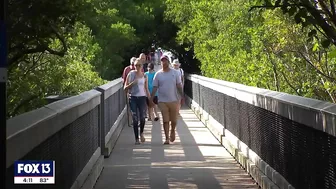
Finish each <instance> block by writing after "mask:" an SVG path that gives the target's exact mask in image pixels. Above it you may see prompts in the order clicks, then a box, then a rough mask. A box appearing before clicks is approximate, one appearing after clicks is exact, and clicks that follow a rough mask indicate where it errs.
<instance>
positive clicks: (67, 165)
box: [6, 106, 99, 189]
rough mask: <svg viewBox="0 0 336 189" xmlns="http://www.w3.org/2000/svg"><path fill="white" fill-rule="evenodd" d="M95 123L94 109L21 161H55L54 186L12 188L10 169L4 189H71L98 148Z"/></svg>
mask: <svg viewBox="0 0 336 189" xmlns="http://www.w3.org/2000/svg"><path fill="white" fill-rule="evenodd" d="M98 119H99V118H98V106H97V107H96V108H94V109H93V110H91V111H90V112H88V113H86V114H85V115H83V116H81V117H80V118H78V119H77V120H75V121H74V122H73V123H71V124H69V125H67V126H66V127H64V128H63V129H62V130H60V131H58V132H57V133H56V134H54V135H53V136H51V137H50V138H48V139H47V140H46V141H44V142H43V143H41V144H40V145H39V146H37V147H36V148H34V149H33V150H32V151H31V152H29V153H28V154H27V155H26V156H24V157H23V158H21V159H20V160H55V166H56V171H55V174H56V175H55V185H14V184H13V183H14V166H11V167H9V168H8V169H7V171H6V188H7V189H40V188H41V189H68V188H70V187H71V186H72V184H73V183H74V181H75V180H76V178H77V176H78V175H79V173H80V172H81V171H82V170H83V168H84V167H85V165H86V164H87V162H88V161H89V159H90V158H91V156H92V155H93V153H94V152H95V151H96V149H97V148H98ZM32 137H34V136H32ZM18 150H19V149H18Z"/></svg>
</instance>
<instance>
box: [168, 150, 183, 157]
mask: <svg viewBox="0 0 336 189" xmlns="http://www.w3.org/2000/svg"><path fill="white" fill-rule="evenodd" d="M164 154H165V157H185V154H184V150H183V149H164Z"/></svg>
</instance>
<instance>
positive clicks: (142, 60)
mask: <svg viewBox="0 0 336 189" xmlns="http://www.w3.org/2000/svg"><path fill="white" fill-rule="evenodd" d="M139 58H140V59H141V62H142V68H143V71H144V73H145V72H147V71H148V68H147V67H148V62H147V60H146V54H145V53H141V54H140V56H139Z"/></svg>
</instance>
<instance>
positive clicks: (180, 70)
mask: <svg viewBox="0 0 336 189" xmlns="http://www.w3.org/2000/svg"><path fill="white" fill-rule="evenodd" d="M172 66H173V68H174V69H175V70H176V71H177V72H178V74H179V76H180V77H181V81H182V88H183V86H184V71H183V70H182V68H180V66H181V64H180V62H179V60H178V59H175V60H174V61H173V63H172ZM182 101H183V96H181V101H180V103H179V105H178V107H177V112H178V115H179V116H180V109H181V105H182Z"/></svg>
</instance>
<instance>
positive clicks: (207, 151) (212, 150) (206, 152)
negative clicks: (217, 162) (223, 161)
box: [198, 146, 229, 157]
mask: <svg viewBox="0 0 336 189" xmlns="http://www.w3.org/2000/svg"><path fill="white" fill-rule="evenodd" d="M198 148H199V150H200V151H201V153H202V155H203V156H218V157H223V155H224V154H227V153H226V150H225V149H224V148H223V147H221V146H198ZM228 156H229V155H227V157H228Z"/></svg>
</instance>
